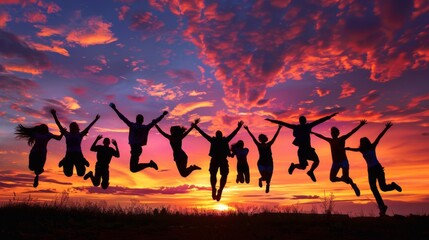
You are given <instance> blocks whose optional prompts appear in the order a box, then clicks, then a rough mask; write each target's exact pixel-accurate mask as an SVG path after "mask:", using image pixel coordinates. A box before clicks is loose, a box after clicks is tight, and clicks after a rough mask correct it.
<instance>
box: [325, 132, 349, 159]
mask: <svg viewBox="0 0 429 240" xmlns="http://www.w3.org/2000/svg"><path fill="white" fill-rule="evenodd" d="M327 141H328V142H329V145H331V155H332V161H333V162H342V161H344V160H347V155H346V150H345V149H344V148H345V145H346V137H345V136H341V137H339V138H335V139H334V138H330V139H327Z"/></svg>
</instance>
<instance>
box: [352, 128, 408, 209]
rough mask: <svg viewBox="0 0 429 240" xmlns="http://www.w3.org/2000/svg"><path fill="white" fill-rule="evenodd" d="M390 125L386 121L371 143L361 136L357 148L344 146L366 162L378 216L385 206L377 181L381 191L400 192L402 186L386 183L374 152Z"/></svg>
mask: <svg viewBox="0 0 429 240" xmlns="http://www.w3.org/2000/svg"><path fill="white" fill-rule="evenodd" d="M390 127H392V123H391V122H388V123H386V127H385V128H384V129H383V131H382V132H381V133H380V134H379V135H378V137H377V138H376V139H375V141H374V142H373V143H371V141H370V140H369V139H368V138H367V137H363V138H361V139H360V145H359V147H358V148H350V147H346V148H345V149H346V150H350V151H354V152H360V153H362V156H363V158H364V159H365V161H366V164H367V166H368V182H369V186H370V188H371V191H372V194H373V195H374V197H375V200H376V201H377V205H378V208H379V209H380V216H385V215H386V211H387V206H386V205H385V204H384V201H383V199H382V198H381V195H380V192H379V191H378V188H377V181H378V185H379V186H380V189H381V191H383V192H387V191H393V190H396V191H398V192H402V188H401V187H400V186H399V185H398V184H396V183H395V182H392V183H390V184H386V177H385V174H384V168H383V166H382V165H381V164H380V162H379V161H378V159H377V155H376V152H375V148H376V147H377V145H378V143H379V142H380V139H381V138H382V137H383V136H384V134H385V133H386V132H387V130H389V128H390Z"/></svg>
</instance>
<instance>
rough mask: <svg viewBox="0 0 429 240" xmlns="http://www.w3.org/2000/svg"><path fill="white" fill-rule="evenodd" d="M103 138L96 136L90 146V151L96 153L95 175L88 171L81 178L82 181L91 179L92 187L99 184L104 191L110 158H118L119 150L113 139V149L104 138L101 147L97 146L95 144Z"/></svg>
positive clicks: (106, 185)
mask: <svg viewBox="0 0 429 240" xmlns="http://www.w3.org/2000/svg"><path fill="white" fill-rule="evenodd" d="M102 138H103V135H98V136H97V138H96V139H95V141H94V143H92V145H91V149H90V150H91V151H93V152H96V153H97V162H96V163H95V175H94V174H93V173H92V171H89V172H88V173H87V174H85V176H84V177H83V179H84V180H87V179H88V178H90V179H91V182H92V184H93V185H94V186H96V187H97V186H99V185H100V182H101V187H102V188H103V189H106V188H107V187H109V164H110V161H111V160H112V157H116V158H119V149H118V144H117V143H116V141H115V139H113V140H112V144H113V146H115V149H113V148H112V147H110V146H109V145H110V138H104V140H103V145H97V142H98V141H99V140H100V139H102Z"/></svg>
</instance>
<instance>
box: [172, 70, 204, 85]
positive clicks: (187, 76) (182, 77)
mask: <svg viewBox="0 0 429 240" xmlns="http://www.w3.org/2000/svg"><path fill="white" fill-rule="evenodd" d="M166 73H167V75H168V76H169V77H171V78H173V79H174V80H175V81H177V82H179V83H192V82H196V81H197V77H196V76H195V75H196V74H195V72H193V71H191V70H186V69H178V70H169V71H167V72H166Z"/></svg>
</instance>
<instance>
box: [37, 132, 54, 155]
mask: <svg viewBox="0 0 429 240" xmlns="http://www.w3.org/2000/svg"><path fill="white" fill-rule="evenodd" d="M54 136H55V135H54V134H52V133H34V134H33V137H34V139H35V141H34V145H33V147H32V148H31V152H47V151H48V149H47V146H48V142H49V140H51V139H52V138H53V137H54Z"/></svg>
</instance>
